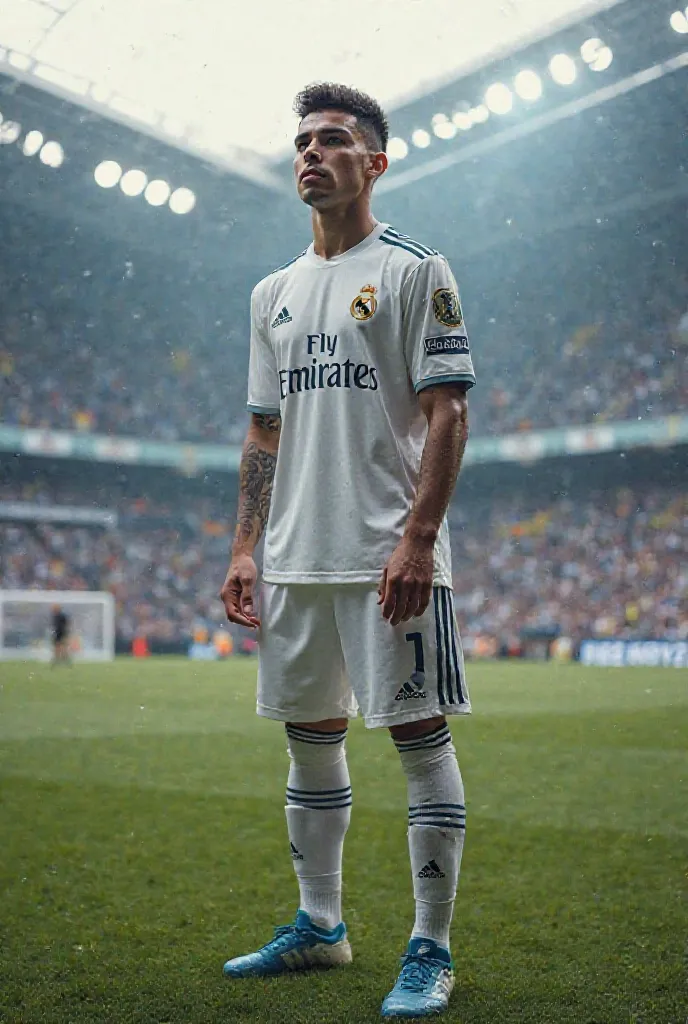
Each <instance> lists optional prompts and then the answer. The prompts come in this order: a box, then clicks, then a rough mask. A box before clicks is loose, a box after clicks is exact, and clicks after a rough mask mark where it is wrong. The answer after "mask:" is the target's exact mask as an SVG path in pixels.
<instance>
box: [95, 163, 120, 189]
mask: <svg viewBox="0 0 688 1024" xmlns="http://www.w3.org/2000/svg"><path fill="white" fill-rule="evenodd" d="M93 177H94V178H95V179H96V185H100V187H101V188H113V187H114V186H115V185H116V184H117V182H118V181H119V179H120V178H121V177H122V168H121V167H120V165H119V164H118V163H117V161H116V160H102V161H101V162H100V163H99V164H98V166H97V167H96V169H95V171H94V172H93Z"/></svg>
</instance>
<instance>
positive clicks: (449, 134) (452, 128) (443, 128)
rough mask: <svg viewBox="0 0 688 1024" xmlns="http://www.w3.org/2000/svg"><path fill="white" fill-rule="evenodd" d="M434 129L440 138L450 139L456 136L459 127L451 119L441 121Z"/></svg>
mask: <svg viewBox="0 0 688 1024" xmlns="http://www.w3.org/2000/svg"><path fill="white" fill-rule="evenodd" d="M433 131H434V133H435V135H436V136H437V138H438V139H445V140H448V139H453V138H454V136H455V135H456V132H457V128H456V125H455V124H453V123H452V122H451V121H440V123H439V124H436V125H435V127H434V128H433Z"/></svg>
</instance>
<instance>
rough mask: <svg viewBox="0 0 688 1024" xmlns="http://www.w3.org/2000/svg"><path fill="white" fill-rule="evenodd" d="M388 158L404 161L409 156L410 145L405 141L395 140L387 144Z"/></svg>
mask: <svg viewBox="0 0 688 1024" xmlns="http://www.w3.org/2000/svg"><path fill="white" fill-rule="evenodd" d="M387 156H388V157H389V159H390V160H403V159H404V157H405V156H408V145H407V144H406V143H405V142H404V140H403V139H399V138H396V137H395V138H393V139H390V140H389V142H388V143H387Z"/></svg>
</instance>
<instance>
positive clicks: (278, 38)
mask: <svg viewBox="0 0 688 1024" xmlns="http://www.w3.org/2000/svg"><path fill="white" fill-rule="evenodd" d="M619 2H620V0H481V2H480V3H475V2H474V0H377V2H375V3H371V2H370V0H346V3H342V2H341V0H289V3H284V2H281V0H253V2H252V3H244V4H239V3H231V4H230V3H228V4H223V3H218V0H146V2H145V3H142V2H141V0H3V3H2V5H0V71H4V72H6V73H8V74H10V75H12V76H14V77H15V78H19V79H22V80H25V81H30V82H31V83H32V84H34V85H38V86H40V87H42V88H43V89H46V90H49V91H52V92H56V93H58V94H60V95H63V96H66V97H67V98H69V99H72V100H75V101H77V102H79V103H81V104H83V105H84V106H86V107H88V108H90V109H94V110H97V111H99V112H101V113H105V114H107V115H108V116H110V117H112V118H113V119H115V120H119V121H123V122H125V123H127V124H129V125H131V126H133V127H135V128H138V129H140V130H141V131H144V132H148V133H149V134H152V135H156V136H158V137H160V138H163V139H165V140H166V141H170V142H172V143H174V144H176V145H178V146H180V147H182V148H186V149H190V150H192V151H194V152H196V153H198V154H199V155H203V156H205V157H206V158H208V159H211V160H213V161H214V162H217V163H219V164H221V165H223V166H225V167H228V168H231V169H233V170H235V171H237V172H238V173H242V172H243V173H245V174H246V173H250V174H251V175H252V176H253V177H254V179H255V177H256V174H257V173H260V175H262V178H263V182H264V184H266V185H269V184H273V185H274V186H275V187H279V179H278V178H277V177H275V176H273V174H272V172H271V169H270V163H271V161H273V160H277V159H279V158H280V157H283V156H284V154H285V150H286V147H287V146H288V144H289V142H290V140H291V136H292V133H293V117H292V115H291V113H290V105H291V97H292V96H293V95H294V94H295V93H296V92H297V91H298V89H299V88H300V87H301V86H303V85H304V84H306V83H307V82H310V81H314V80H318V79H334V80H341V81H345V82H348V83H351V84H354V83H355V84H356V85H357V86H359V87H360V88H362V89H366V90H368V91H370V92H371V93H373V94H374V95H375V96H377V97H378V98H379V99H380V100H381V102H383V103H384V104H386V105H387V106H388V107H390V108H393V107H395V106H398V105H399V104H400V103H402V102H406V101H408V100H409V99H411V98H414V97H417V96H419V95H423V94H424V93H425V92H427V91H429V90H431V89H433V88H436V87H437V85H438V84H440V83H441V82H444V81H447V80H450V79H453V78H457V77H460V76H461V75H462V74H465V73H467V72H469V71H471V70H473V69H475V68H476V67H479V66H480V65H484V64H486V63H488V62H490V61H491V60H493V59H497V58H499V57H502V56H504V55H506V54H508V53H512V52H514V51H516V50H518V49H520V48H521V47H523V46H525V45H527V44H528V43H530V42H533V41H534V40H536V39H539V38H543V37H546V36H548V35H550V34H551V33H553V32H555V31H557V30H558V29H560V28H562V27H564V26H566V25H568V24H570V23H573V22H576V21H580V20H582V19H585V18H588V17H590V16H592V15H593V14H595V13H596V12H597V11H599V10H600V9H603V8H609V7H613V6H615V4H616V3H619ZM256 154H257V156H256Z"/></svg>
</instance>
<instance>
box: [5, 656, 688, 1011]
mask: <svg viewBox="0 0 688 1024" xmlns="http://www.w3.org/2000/svg"><path fill="white" fill-rule="evenodd" d="M469 681H470V684H471V696H472V699H473V702H474V707H475V711H474V714H473V716H472V718H470V719H467V720H462V721H453V722H451V728H452V733H453V735H454V740H455V743H456V746H457V749H458V752H459V756H460V758H461V766H462V770H463V774H464V779H465V782H466V795H467V804H468V831H467V839H466V851H465V856H464V861H463V878H462V880H461V883H460V886H459V897H458V900H457V906H456V913H455V919H454V925H453V927H452V946H453V952H454V958H455V971H456V976H457V987H456V992H455V996H454V999H453V1001H452V1003H451V1005H450V1009H449V1011H448V1013H447V1018H446V1019H447V1020H448V1021H453V1022H457V1024H458V1022H464V1021H470V1022H471V1024H493V1022H495V1021H499V1022H500V1024H511V1022H513V1024H516V1022H519V1024H545V1022H547V1024H549V1022H555V1021H556V1024H582V1022H593V1021H594V1022H599V1024H629V1022H634V1024H641V1022H642V1024H671V1022H675V1024H679V1022H681V1024H682V1022H683V1021H684V1019H685V1013H686V1009H685V1005H686V1004H685V959H684V957H685V935H686V924H687V923H688V913H687V911H686V901H685V896H686V893H685V850H686V840H687V838H688V821H687V820H686V813H685V809H686V779H687V778H688V752H687V751H686V743H685V737H686V736H687V735H688V686H687V685H686V684H687V673H686V672H685V671H683V670H680V669H657V670H651V669H632V670H622V669H594V668H582V667H581V666H579V665H562V666H556V665H552V664H549V665H533V664H518V665H515V664H479V665H470V666H469ZM254 688H255V662H254V661H253V660H246V661H245V662H242V661H240V660H239V659H234V660H233V661H232V663H231V664H219V663H212V664H208V663H196V664H193V663H189V662H188V661H182V660H174V659H167V660H165V659H155V660H151V661H149V662H141V661H137V662H135V661H130V660H117V661H115V662H113V663H110V664H106V665H101V666H97V667H95V666H88V665H77V666H74V667H71V668H68V667H58V668H56V669H51V668H49V667H47V666H44V665H37V664H32V663H22V664H19V663H6V664H4V665H3V667H2V686H1V687H0V776H1V779H2V785H1V788H0V819H1V823H2V828H1V831H2V856H1V857H0V891H1V892H2V903H1V906H2V912H1V913H0V950H1V953H0V1019H2V1020H3V1021H5V1022H7V1024H20V1022H21V1024H34V1022H39V1021H41V1022H55V1024H58V1022H59V1024H63V1022H66V1021H79V1022H90V1021H92V1022H96V1021H97V1022H103V1021H107V1022H109V1024H119V1022H134V1021H136V1022H146V1024H148V1022H158V1024H162V1022H168V1024H209V1022H212V1021H222V1022H240V1021H252V1022H253V1021H255V1022H268V1021H270V1022H271V1024H273V1022H274V1024H281V1022H285V1024H286V1022H289V1024H305V1022H312V1021H318V1022H321V1024H335V1022H337V1024H341V1022H346V1024H359V1022H360V1024H362V1022H364V1021H366V1022H367V1021H374V1020H376V1019H378V1013H379V1003H380V994H381V993H384V992H385V991H387V989H388V988H389V986H390V985H391V983H392V982H393V979H394V977H395V974H396V972H397V968H398V957H399V955H400V954H401V953H402V952H403V950H404V949H405V945H406V940H407V937H408V930H409V927H410V924H411V923H412V922H411V919H410V916H409V915H410V914H411V913H412V901H411V879H410V877H409V868H408V855H407V849H406V826H405V816H406V815H405V810H406V794H405V788H404V781H403V775H402V773H401V772H400V771H399V769H398V764H397V754H396V752H395V750H394V747H393V744H392V742H391V740H390V738H389V736H388V735H387V734H386V732H385V731H383V730H380V731H376V732H367V733H366V731H365V730H364V729H363V727H362V726H361V725H360V724H359V723H354V724H353V725H352V727H351V730H350V736H349V741H348V744H349V761H350V766H351V776H352V786H353V791H354V806H353V818H352V824H351V829H350V832H349V836H348V839H347V844H346V848H345V859H344V917H345V920H346V922H347V925H348V928H349V934H350V938H351V943H352V947H353V952H354V962H353V964H352V966H351V967H348V968H344V969H341V970H339V971H332V972H330V973H320V974H316V973H313V974H308V975H295V976H289V977H280V978H277V979H274V980H271V981H262V980H256V979H251V980H246V981H241V982H228V981H226V980H225V979H223V977H222V964H223V962H224V961H225V960H226V959H227V958H228V957H229V956H232V955H236V954H238V953H242V952H246V951H249V950H252V949H255V948H256V947H257V946H259V945H261V944H262V943H264V942H266V941H268V939H270V938H271V936H272V929H273V927H274V926H276V925H279V924H284V923H286V922H287V921H289V920H291V919H292V918H293V916H294V912H295V910H296V905H297V887H296V882H295V880H294V877H293V873H292V870H291V864H290V861H289V857H288V856H286V854H285V848H286V846H287V833H286V827H285V823H284V818H283V815H282V813H281V807H282V806H283V802H284V782H285V770H284V765H285V752H284V748H285V740H284V735H283V730H282V729H281V727H280V726H279V725H278V724H277V723H275V722H268V721H264V720H261V719H258V718H257V717H256V716H255V712H254Z"/></svg>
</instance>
